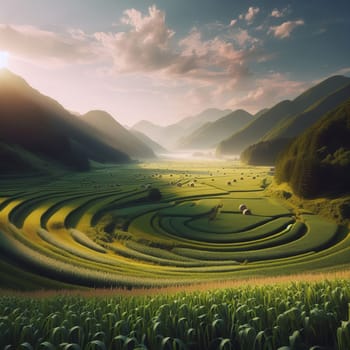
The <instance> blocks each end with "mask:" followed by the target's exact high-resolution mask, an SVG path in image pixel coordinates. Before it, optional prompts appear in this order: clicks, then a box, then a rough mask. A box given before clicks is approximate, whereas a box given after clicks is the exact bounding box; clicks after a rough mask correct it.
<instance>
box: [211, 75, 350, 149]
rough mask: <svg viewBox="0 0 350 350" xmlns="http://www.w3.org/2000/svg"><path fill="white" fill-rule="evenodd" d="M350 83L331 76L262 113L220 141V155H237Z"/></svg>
mask: <svg viewBox="0 0 350 350" xmlns="http://www.w3.org/2000/svg"><path fill="white" fill-rule="evenodd" d="M349 83H350V78H347V77H343V76H333V77H330V78H328V79H326V80H324V81H323V82H321V83H319V84H317V85H316V86H314V87H312V88H311V89H308V90H307V91H305V92H304V93H302V94H301V95H299V96H298V97H297V98H295V99H294V100H293V101H289V100H286V101H282V102H280V103H278V104H277V105H275V106H273V107H272V108H270V109H269V110H268V111H267V112H265V113H263V114H262V115H261V116H260V117H259V118H257V119H255V120H254V121H253V122H251V123H250V124H249V125H248V126H247V127H245V128H244V129H242V130H241V131H239V132H237V133H235V134H233V135H232V136H231V137H229V138H228V139H226V140H224V141H222V142H221V143H220V144H219V145H218V148H217V153H218V154H219V155H220V154H238V153H240V152H241V151H242V150H243V149H245V148H246V147H247V146H250V145H252V144H254V143H257V142H258V141H259V140H262V139H263V138H264V136H265V135H266V134H267V133H268V132H270V130H271V129H273V128H275V127H280V126H281V125H283V123H284V122H285V121H286V120H287V119H288V118H291V117H293V116H295V115H298V114H301V113H303V112H304V111H306V110H307V109H308V108H311V107H312V106H313V105H314V104H315V103H317V102H318V101H319V100H321V99H322V98H324V97H325V96H327V95H329V94H331V93H334V92H335V91H336V90H338V89H340V88H342V87H344V86H345V85H347V84H349Z"/></svg>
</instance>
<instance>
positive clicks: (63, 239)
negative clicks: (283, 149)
mask: <svg viewBox="0 0 350 350" xmlns="http://www.w3.org/2000/svg"><path fill="white" fill-rule="evenodd" d="M271 178H272V176H271V174H270V169H269V168H264V167H244V166H242V165H240V164H239V163H237V162H233V161H230V162H229V161H221V162H211V163H209V164H208V163H207V162H206V163H201V162H200V161H197V162H194V163H189V162H180V161H177V162H171V163H170V162H166V161H163V162H157V163H140V164H131V165H120V166H105V167H103V168H96V169H95V170H93V171H91V172H88V173H75V174H69V175H65V176H60V177H52V178H40V177H34V176H33V177H28V176H27V177H23V178H21V177H16V178H11V177H6V178H5V177H3V178H1V179H0V199H1V200H0V242H1V244H0V256H1V261H2V267H1V269H0V278H1V286H2V287H3V288H17V289H22V290H27V289H38V288H56V289H57V288H77V287H79V288H85V287H93V288H113V287H122V288H128V289H132V288H137V287H164V286H171V285H188V284H192V283H196V282H214V281H220V280H238V279H244V278H247V277H259V276H278V275H285V274H293V273H301V272H307V271H322V270H327V269H330V268H332V269H338V268H339V269H341V268H344V267H347V266H348V264H349V262H350V237H349V235H348V229H347V228H344V227H339V226H337V225H336V224H335V223H332V222H328V221H326V220H325V219H323V218H321V217H319V216H316V215H312V213H307V212H305V211H304V212H302V213H301V214H300V212H299V213H294V212H293V210H292V209H290V208H287V207H285V206H283V205H282V204H281V203H280V202H278V201H277V200H276V199H274V198H271V197H267V195H266V194H265V192H264V188H265V187H266V186H267V185H268V183H269V182H270V181H271ZM152 193H153V195H152ZM154 193H156V196H154ZM159 194H160V195H159ZM242 205H244V208H247V209H248V210H249V212H248V213H244V211H243V209H242V207H241V208H240V206H242ZM245 214H249V215H245ZM8 266H11V269H9V268H7V267H8ZM28 276H35V278H34V279H33V278H31V281H29V280H28ZM33 281H35V282H33Z"/></svg>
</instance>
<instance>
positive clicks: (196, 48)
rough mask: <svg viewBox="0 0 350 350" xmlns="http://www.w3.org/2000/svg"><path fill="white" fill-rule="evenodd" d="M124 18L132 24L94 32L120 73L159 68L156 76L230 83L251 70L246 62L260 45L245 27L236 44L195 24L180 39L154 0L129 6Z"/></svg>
mask: <svg viewBox="0 0 350 350" xmlns="http://www.w3.org/2000/svg"><path fill="white" fill-rule="evenodd" d="M122 21H123V23H124V24H127V25H128V26H130V29H129V30H126V31H123V32H116V33H105V32H100V33H95V38H96V39H97V40H98V41H99V42H100V43H101V45H102V46H103V47H104V48H105V50H106V52H109V54H110V55H111V57H112V58H113V62H114V66H115V70H116V72H117V73H119V74H122V73H135V72H138V73H144V74H151V75H153V76H154V74H156V75H157V77H158V78H164V79H174V78H177V79H182V80H184V81H187V82H189V81H191V82H192V84H195V85H196V84H197V86H198V87H202V86H203V85H204V86H206V85H209V84H213V83H215V84H221V85H222V86H232V85H233V84H234V83H235V82H237V81H239V80H241V79H244V77H245V76H246V75H247V74H248V73H247V72H248V71H249V69H248V68H247V63H248V61H249V60H252V59H253V58H254V54H255V51H256V47H255V45H256V44H257V40H254V38H252V37H251V36H250V35H249V34H248V32H247V31H243V30H240V31H239V32H238V33H237V34H236V38H235V39H234V40H235V45H234V44H233V43H232V42H228V41H226V40H224V39H223V38H220V37H214V38H213V39H209V40H204V39H203V38H202V34H201V32H200V31H199V30H198V29H197V28H193V29H192V30H191V32H190V33H189V34H188V35H187V36H185V37H183V38H182V39H180V40H179V41H176V40H175V38H174V35H175V32H174V31H173V30H171V29H170V28H168V26H167V24H166V21H165V13H164V12H162V11H161V10H159V9H157V7H156V6H152V7H150V8H149V9H148V13H147V14H142V13H141V12H139V11H137V10H135V9H131V10H127V11H125V12H124V17H123V19H122ZM236 44H237V45H236ZM242 46H244V48H243V47H242Z"/></svg>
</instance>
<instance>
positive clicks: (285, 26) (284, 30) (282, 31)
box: [269, 19, 305, 39]
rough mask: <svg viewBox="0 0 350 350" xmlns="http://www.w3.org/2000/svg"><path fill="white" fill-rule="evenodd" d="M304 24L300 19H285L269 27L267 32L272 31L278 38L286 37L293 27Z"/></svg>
mask: <svg viewBox="0 0 350 350" xmlns="http://www.w3.org/2000/svg"><path fill="white" fill-rule="evenodd" d="M304 24H305V23H304V21H303V20H302V19H299V20H296V21H287V22H284V23H282V24H281V25H279V26H275V27H270V29H269V33H273V35H274V36H275V37H276V38H278V39H284V38H288V37H289V36H290V34H291V33H292V31H293V30H294V29H295V28H297V27H299V26H302V25H304Z"/></svg>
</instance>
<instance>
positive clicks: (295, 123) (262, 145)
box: [241, 84, 350, 165]
mask: <svg viewBox="0 0 350 350" xmlns="http://www.w3.org/2000/svg"><path fill="white" fill-rule="evenodd" d="M349 97H350V84H349V85H346V86H345V87H343V88H340V89H338V90H337V91H335V92H333V93H332V94H330V95H328V96H325V97H324V98H322V99H320V100H319V101H318V102H317V103H315V104H314V105H313V106H311V107H310V108H308V109H307V110H305V111H304V112H302V113H300V114H297V115H295V116H293V117H290V118H288V119H287V120H284V121H283V123H281V124H278V125H277V126H276V127H275V128H273V129H272V130H271V131H270V132H269V133H267V134H266V135H265V137H264V139H263V141H260V142H258V143H256V144H254V145H251V146H249V147H248V148H246V149H245V150H244V151H243V152H242V154H241V159H242V160H244V161H245V162H246V163H248V164H252V165H253V164H260V165H270V164H274V162H275V161H276V159H277V156H278V154H279V153H281V152H282V151H283V149H284V148H285V146H286V145H287V144H288V143H289V142H290V141H291V140H292V139H293V138H294V137H295V136H297V135H299V134H301V133H302V132H303V131H304V130H306V129H307V128H308V127H310V126H311V125H313V124H314V123H315V122H316V121H317V120H319V119H320V118H322V116H323V115H324V114H325V113H327V112H329V111H331V110H332V109H334V108H336V107H337V106H339V105H340V104H341V103H343V102H344V101H346V100H347V99H348V98H349Z"/></svg>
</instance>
